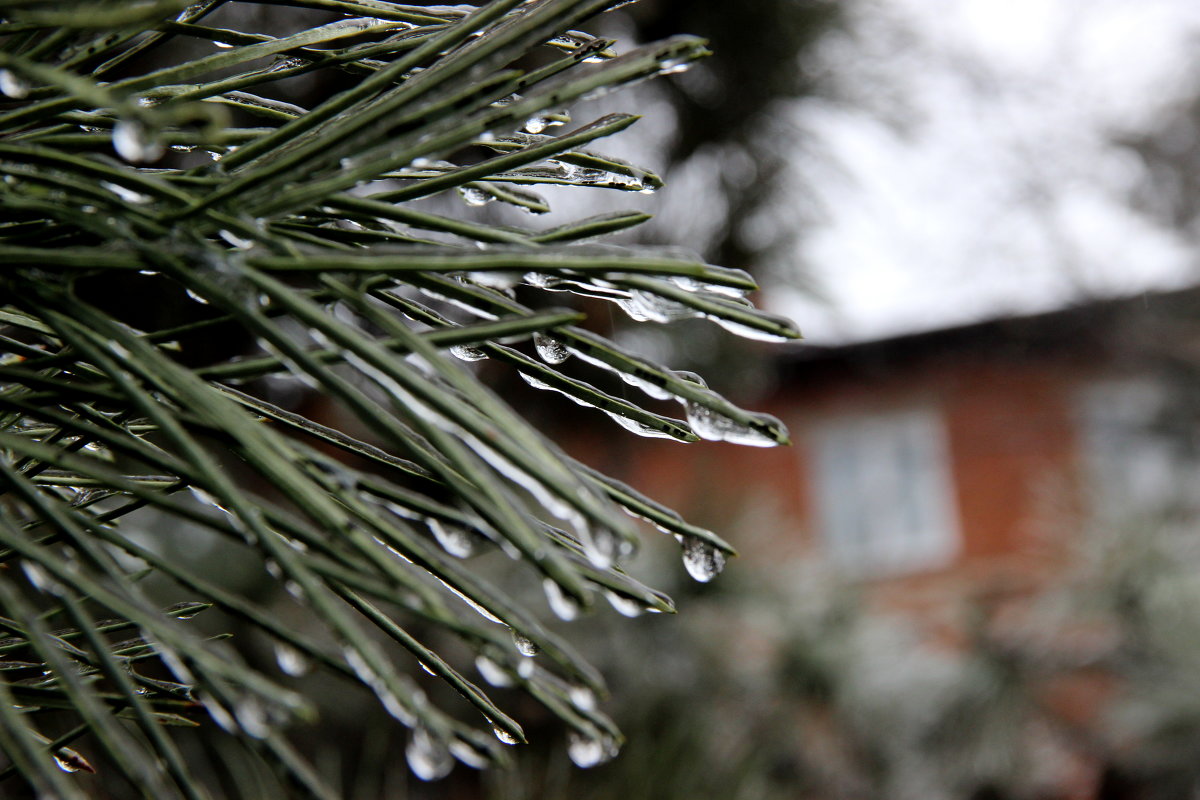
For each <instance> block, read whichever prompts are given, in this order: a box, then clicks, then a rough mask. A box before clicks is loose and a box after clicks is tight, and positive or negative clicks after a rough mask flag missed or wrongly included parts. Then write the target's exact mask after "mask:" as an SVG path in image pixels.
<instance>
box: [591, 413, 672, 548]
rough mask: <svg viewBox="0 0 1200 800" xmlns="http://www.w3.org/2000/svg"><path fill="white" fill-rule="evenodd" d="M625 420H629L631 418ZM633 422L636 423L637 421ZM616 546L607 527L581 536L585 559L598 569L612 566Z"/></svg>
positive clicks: (615, 540) (592, 530) (616, 543)
mask: <svg viewBox="0 0 1200 800" xmlns="http://www.w3.org/2000/svg"><path fill="white" fill-rule="evenodd" d="M610 416H612V418H613V419H615V420H616V421H617V422H621V421H622V420H625V418H624V417H621V416H618V415H610ZM625 421H626V422H630V421H631V420H625ZM634 424H635V425H637V423H634ZM639 427H640V426H639ZM654 433H655V434H657V433H658V432H657V431H655V432H654ZM618 548H619V545H618V539H617V535H616V534H615V533H613V532H612V531H611V530H609V529H608V528H590V529H588V531H587V535H586V536H584V537H583V554H584V555H585V556H587V560H588V561H590V562H591V563H592V566H594V567H597V568H599V569H608V568H609V567H611V566H612V564H613V561H614V560H615V559H616V556H617V550H618Z"/></svg>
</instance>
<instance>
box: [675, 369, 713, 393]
mask: <svg viewBox="0 0 1200 800" xmlns="http://www.w3.org/2000/svg"><path fill="white" fill-rule="evenodd" d="M671 374H672V375H674V376H675V377H676V378H678V379H679V380H681V381H687V382H688V383H694V384H696V385H697V386H703V387H704V388H705V389H707V388H708V381H706V380H704V376H702V375H700V374H698V373H695V372H692V371H690V370H686V369H679V370H675V371H674V372H673V373H671Z"/></svg>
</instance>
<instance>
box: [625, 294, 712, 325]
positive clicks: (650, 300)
mask: <svg viewBox="0 0 1200 800" xmlns="http://www.w3.org/2000/svg"><path fill="white" fill-rule="evenodd" d="M617 305H619V306H620V307H621V308H622V309H624V310H625V313H626V314H628V315H629V316H630V318H632V319H633V320H635V321H637V322H673V321H675V320H678V319H688V318H691V317H698V316H701V314H700V312H698V311H696V310H695V309H692V308H688V307H687V306H685V305H684V304H683V303H677V302H675V301H674V300H668V299H666V298H664V297H659V296H658V295H656V294H654V293H653V292H643V291H641V290H639V289H634V290H633V291H632V292H630V293H629V297H628V298H622V299H618V300H617Z"/></svg>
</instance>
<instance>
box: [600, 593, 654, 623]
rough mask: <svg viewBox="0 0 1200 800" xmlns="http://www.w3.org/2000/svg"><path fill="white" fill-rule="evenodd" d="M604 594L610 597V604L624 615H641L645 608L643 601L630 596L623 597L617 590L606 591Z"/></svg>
mask: <svg viewBox="0 0 1200 800" xmlns="http://www.w3.org/2000/svg"><path fill="white" fill-rule="evenodd" d="M604 596H605V597H607V598H608V604H609V605H611V606H612V607H613V608H614V609H616V611H617V613H618V614H620V615H621V616H623V617H640V616H641V615H642V612H643V611H644V610H645V609H643V608H642V605H641V603H639V602H637V601H636V600H631V599H630V598H628V597H622V596H621V595H619V594H617V593H616V592H605V593H604Z"/></svg>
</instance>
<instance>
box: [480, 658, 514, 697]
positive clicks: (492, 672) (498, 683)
mask: <svg viewBox="0 0 1200 800" xmlns="http://www.w3.org/2000/svg"><path fill="white" fill-rule="evenodd" d="M475 669H476V670H478V671H479V674H480V675H482V676H483V679H484V680H485V681H487V682H488V683H490V684H491V685H492V686H495V687H496V688H497V689H507V688H508V687H510V686H512V685H513V679H512V678H510V677H509V675H508V673H507V672H505V671H504V669H503V668H502V667H501V666H500V665H499V664H497V663H496V662H495V661H492V660H491V659H490V658H488V657H487V656H476V657H475Z"/></svg>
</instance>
